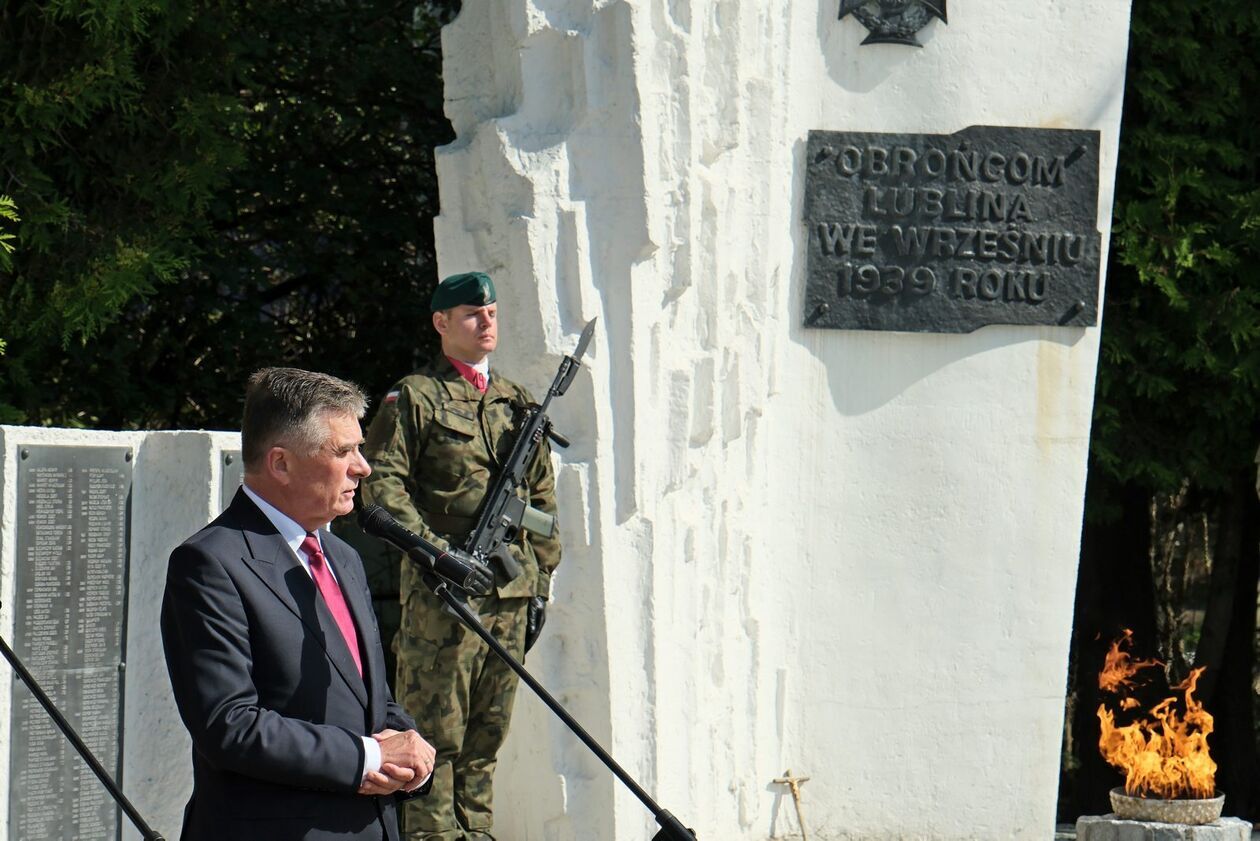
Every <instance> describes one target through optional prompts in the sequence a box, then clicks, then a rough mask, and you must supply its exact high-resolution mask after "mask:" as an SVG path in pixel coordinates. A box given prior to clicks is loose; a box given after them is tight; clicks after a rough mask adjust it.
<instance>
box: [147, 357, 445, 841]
mask: <svg viewBox="0 0 1260 841" xmlns="http://www.w3.org/2000/svg"><path fill="white" fill-rule="evenodd" d="M366 407H367V400H366V399H365V397H364V395H363V393H362V392H361V391H360V390H359V389H358V388H357V387H356V386H354V385H352V384H350V383H347V382H344V381H342V380H339V379H336V378H335V377H330V376H328V375H325V374H317V373H312V372H309V371H300V370H297V369H292V368H268V369H265V370H262V371H259V372H258V373H256V374H254V375H253V376H252V377H251V378H250V381H249V385H248V387H247V389H246V396H245V414H244V419H243V421H242V424H241V450H242V455H243V457H244V462H245V481H244V487H243V488H242V489H241V490H239V491H238V492H237V494H236V497H235V499H233V500H232V504H231V505H230V506H229V507H228V509H227V511H225V512H224V513H223V514H222V515H221V516H219V517H218V518H217V519H216V520H214V521H213V522H212V523H210V524H209V525H208V526H206V527H205V528H204V529H202V530H201V531H199V532H198V533H197V534H195V535H193V536H192V537H190V538H189V539H188V540H187V541H185V542H184V543H183V544H182V545H180V546H178V547H177V548H176V549H175V551H174V552H173V553H172V554H171V558H170V563H169V566H168V569H167V578H166V593H165V597H164V600H163V604H162V642H163V646H164V648H165V652H166V664H167V669H168V671H169V673H170V677H171V685H172V688H173V690H174V694H175V702H176V705H177V706H178V707H179V713H180V717H181V718H182V719H183V721H184V726H185V727H187V728H188V732H189V734H190V735H191V736H192V743H193V753H192V758H193V793H192V798H191V799H190V800H189V802H188V806H187V807H186V809H185V811H184V827H183V832H182V835H181V838H182V841H255V840H256V841H263V840H264V839H265V841H332V839H337V840H338V841H345V840H346V839H354V841H369V839H370V840H371V841H386V839H387V840H388V841H397V839H398V828H397V823H396V819H395V812H394V801H395V799H397V798H399V797H404V796H408V795H410V794H412V793H415V792H417V790H420V789H421V787H422V786H423V785H425V784H426V782H427V779H428V777H429V775H430V774H431V772H432V770H433V759H434V750H433V748H432V747H431V746H430V745H429V743H428V742H426V741H425V740H424V739H423V738H421V737H420V735H419V734H418V733H417V732H416V731H415V725H414V722H413V721H412V720H411V718H410V717H408V716H407V714H406V713H405V712H404V711H403V710H402V708H401V707H400V706H399V705H398V704H396V703H395V702H394V699H393V697H392V696H391V694H390V691H389V687H388V685H387V684H386V679H385V660H384V653H383V651H382V650H381V643H380V636H379V632H378V631H377V627H376V619H375V617H374V615H373V613H372V602H371V597H370V595H369V592H368V586H367V580H366V578H365V576H364V573H363V566H362V563H361V561H360V559H359V556H358V554H357V553H356V552H355V551H354V550H353V549H352V548H351V547H350V546H349V545H347V544H346V543H344V542H343V541H341V540H339V539H338V538H336V537H335V536H333V535H332V534H331V533H330V532H328V531H327V525H328V523H329V522H330V521H331V520H332V519H333V518H334V517H337V516H340V515H342V514H347V513H349V512H350V511H351V509H352V508H353V506H354V492H355V488H356V487H357V486H358V483H359V480H360V479H362V478H363V477H365V476H367V475H368V474H369V473H370V472H371V468H369V467H368V465H367V462H366V461H364V459H363V456H362V455H361V454H360V452H359V446H360V444H361V443H362V440H363V435H362V430H361V429H360V426H359V419H360V418H362V417H363V414H364V411H365V410H366Z"/></svg>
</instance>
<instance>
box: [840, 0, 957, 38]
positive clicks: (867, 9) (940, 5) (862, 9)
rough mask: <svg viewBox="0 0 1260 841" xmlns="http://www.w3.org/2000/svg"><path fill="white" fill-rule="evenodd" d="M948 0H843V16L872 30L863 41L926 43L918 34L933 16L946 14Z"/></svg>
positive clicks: (939, 16)
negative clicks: (919, 38)
mask: <svg viewBox="0 0 1260 841" xmlns="http://www.w3.org/2000/svg"><path fill="white" fill-rule="evenodd" d="M945 3H946V0H840V19H841V20H843V19H844V18H846V17H847V16H849V15H853V16H854V17H855V18H857V19H858V20H859V21H860V22H861V24H862V25H863V26H865V27H866V28H867V29H868V30H870V33H871V34H870V35H868V36H866V40H865V41H863V42H862V43H863V44H905V45H906V46H910V47H921V46H923V45H922V44H920V43H919V42H918V41H917V40H915V37H914V35H915V33H916V32H918V31H919V30H920V29H922V28H923V27H925V26H927V24H928V22H929V21H930V20H931V19H932V18H934V17H937V18H940V19H941V22H942V23H949V21H948V20H947V19H946V17H945Z"/></svg>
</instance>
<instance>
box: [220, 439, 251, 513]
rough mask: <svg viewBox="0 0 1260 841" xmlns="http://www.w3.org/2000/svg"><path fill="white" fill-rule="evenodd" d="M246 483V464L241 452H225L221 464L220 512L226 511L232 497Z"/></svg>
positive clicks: (221, 457)
mask: <svg viewBox="0 0 1260 841" xmlns="http://www.w3.org/2000/svg"><path fill="white" fill-rule="evenodd" d="M243 481H245V463H244V462H243V461H241V451H240V450H224V451H223V453H222V454H221V456H220V462H219V510H220V511H226V510H227V507H228V506H229V505H231V504H232V497H234V496H236V492H237V490H238V489H240V487H241V482H243Z"/></svg>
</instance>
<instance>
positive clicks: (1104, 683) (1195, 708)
mask: <svg viewBox="0 0 1260 841" xmlns="http://www.w3.org/2000/svg"><path fill="white" fill-rule="evenodd" d="M1131 644H1132V633H1131V632H1129V631H1125V632H1124V636H1123V637H1121V638H1120V639H1119V640H1117V641H1116V642H1114V643H1112V646H1111V650H1110V651H1109V652H1108V653H1107V658H1106V661H1105V663H1104V666H1103V670H1102V672H1101V673H1100V674H1099V675H1098V686H1099V688H1100V689H1102V690H1104V691H1106V692H1112V693H1118V692H1119V691H1120V690H1128V689H1132V688H1133V687H1134V686H1136V685H1137V682H1136V681H1134V680H1133V677H1134V676H1135V675H1136V674H1137V673H1138V672H1139V671H1140V670H1142V669H1146V668H1151V667H1153V666H1158V665H1160V663H1159V662H1158V661H1156V660H1136V661H1135V660H1133V659H1132V658H1130V657H1129V654H1128V652H1127V651H1125V650H1122V648H1127V647H1128V646H1130V645H1131ZM1201 674H1203V669H1202V668H1199V669H1195V670H1193V671H1192V672H1191V673H1190V677H1189V678H1187V679H1186V681H1185V682H1184V683H1181V684H1179V685H1178V686H1176V687H1174V688H1175V689H1179V690H1180V689H1184V690H1185V705H1184V706H1185V714H1184V715H1182V714H1179V713H1178V711H1177V709H1176V708H1175V705H1176V703H1177V698H1175V697H1172V698H1165V699H1164V700H1162V701H1160V702H1159V703H1158V704H1156V705H1155V706H1154V707H1152V708H1151V710H1150V712H1149V714H1147V715H1146V716H1144V717H1141V718H1139V719H1138V720H1137V721H1135V722H1133V723H1132V724H1129V725H1126V726H1124V727H1117V726H1116V720H1115V714H1114V713H1112V711H1111V710H1109V709H1107V705H1106V704H1100V705H1099V707H1098V721H1099V722H1100V723H1101V725H1102V734H1101V736H1100V737H1099V739H1098V747H1099V749H1100V750H1101V751H1102V755H1103V758H1104V759H1106V760H1107V762H1109V763H1110V764H1112V765H1114V766H1115V767H1117V768H1119V769H1120V770H1121V771H1123V772H1124V774H1125V778H1124V790H1125V793H1126V794H1129V795H1130V796H1133V797H1160V798H1164V799H1169V800H1172V799H1180V798H1208V797H1214V796H1215V795H1216V763H1215V762H1213V761H1212V758H1211V757H1210V756H1209V755H1208V743H1207V737H1208V735H1209V734H1211V732H1212V727H1213V722H1212V716H1211V715H1209V714H1208V712H1207V710H1205V709H1203V705H1202V704H1201V703H1199V702H1198V701H1197V700H1196V699H1195V697H1194V690H1195V686H1196V684H1197V683H1198V680H1199V676H1200V675H1201ZM1137 706H1140V705H1139V703H1138V702H1137V701H1136V700H1135V699H1133V698H1130V697H1125V698H1122V699H1120V708H1121V709H1123V710H1129V709H1133V708H1134V707H1137Z"/></svg>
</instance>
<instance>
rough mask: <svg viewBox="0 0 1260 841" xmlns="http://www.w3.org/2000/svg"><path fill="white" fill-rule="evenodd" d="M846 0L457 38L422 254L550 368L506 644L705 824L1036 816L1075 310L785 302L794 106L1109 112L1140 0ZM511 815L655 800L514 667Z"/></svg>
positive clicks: (623, 816) (1069, 540) (508, 360)
mask: <svg viewBox="0 0 1260 841" xmlns="http://www.w3.org/2000/svg"><path fill="white" fill-rule="evenodd" d="M837 7H838V4H837V3H836V2H834V0H824V2H814V1H813V0H811V2H801V0H790V1H789V0H780V1H779V2H772V3H765V2H763V3H753V2H742V3H741V2H736V0H727V2H721V0H710V2H689V0H669V2H666V1H665V0H642V2H633V3H631V2H625V1H624V0H620V1H614V2H598V1H596V2H592V0H586V1H585V2H582V0H481V2H476V3H472V2H469V3H465V4H464V10H463V11H462V12H461V14H460V16H459V18H458V19H457V20H456V21H455V22H453V23H452V24H451V25H450V26H448V27H447V29H446V31H445V33H444V38H443V48H444V54H445V56H446V58H445V74H446V103H447V114H448V116H449V117H450V119H451V121H452V123H453V125H454V127H455V130H456V133H457V139H456V140H455V142H453V143H452V144H451V145H449V146H447V147H444V148H443V149H441V150H439V157H438V174H439V179H440V184H441V193H442V214H441V216H440V217H439V219H438V220H437V223H436V229H437V241H438V249H439V261H440V265H441V272H442V273H443V274H447V273H452V272H456V271H463V270H468V269H483V270H486V271H488V272H489V273H490V274H491V275H492V276H493V277H494V278H495V279H496V282H497V285H498V288H499V295H500V301H501V306H502V312H503V318H504V322H503V325H502V328H501V330H502V340H501V347H502V352H501V353H499V354H498V356H497V358H496V360H495V364H496V365H497V366H498V367H500V368H501V369H502V370H504V371H505V373H507V374H508V375H510V376H512V377H513V378H515V379H518V380H520V381H521V382H524V383H525V384H527V385H529V386H531V387H532V388H533V389H534V390H535V391H536V392H537V391H541V390H542V389H543V388H544V387H545V386H546V384H547V383H549V382H550V380H551V377H552V375H553V373H554V370H555V365H556V363H557V362H558V360H559V358H560V355H561V354H563V353H566V352H569V351H570V350H571V349H572V347H573V345H574V343H575V342H576V339H577V334H578V332H579V331H580V329H581V327H582V325H583V324H584V323H585V321H586V320H587V319H589V318H592V317H595V316H598V317H599V318H600V321H599V329H598V333H597V338H596V342H595V344H594V347H593V349H592V352H591V359H590V364H589V373H584V374H583V375H582V377H580V378H579V380H578V383H577V385H576V386H575V387H574V389H573V390H572V391H571V392H570V393H569V394H568V395H567V396H565V397H564V398H563V399H562V400H561V401H559V402H558V403H557V404H556V417H557V421H558V423H559V425H560V428H561V429H562V431H564V432H565V433H566V434H569V435H570V436H571V437H572V438H573V439H574V446H573V447H572V448H571V449H570V450H569V451H567V452H565V453H563V454H561V456H560V460H561V463H562V468H561V472H560V504H561V523H562V529H563V536H564V539H565V543H566V555H565V563H564V566H563V567H562V568H561V572H560V575H559V576H558V577H557V581H556V584H555V606H554V607H553V609H552V611H551V614H550V619H549V623H548V626H547V630H546V632H545V634H544V637H543V641H542V642H541V643H540V645H539V648H537V649H535V652H534V653H532V654H531V655H530V658H529V662H528V664H527V665H529V666H530V667H531V668H533V669H534V670H535V671H536V673H537V674H538V675H539V676H540V677H541V679H542V680H543V682H544V683H545V684H546V685H547V686H548V687H549V688H551V689H552V691H553V692H554V693H555V694H556V695H557V696H558V697H559V698H560V699H561V700H562V701H563V702H564V703H566V704H567V705H568V706H569V709H570V710H571V711H572V712H573V713H574V714H575V715H576V716H577V717H578V718H579V719H580V720H581V721H582V722H583V723H584V724H585V725H586V726H587V728H588V729H589V730H590V731H591V733H592V734H593V735H594V736H595V737H596V738H597V739H599V740H600V741H601V742H602V743H603V744H604V745H605V746H606V747H608V748H609V749H610V750H611V752H612V753H613V755H614V756H615V757H616V758H617V759H618V761H619V762H621V764H622V765H624V766H625V767H626V768H627V770H628V771H629V772H630V773H631V774H632V775H633V776H634V777H635V778H636V779H637V780H638V781H639V782H640V783H641V784H642V785H643V786H644V787H645V788H646V789H647V790H648V791H649V792H651V793H652V794H653V795H654V796H655V798H656V800H657V801H658V802H659V803H660V804H661V805H662V806H663V807H665V808H667V809H669V810H671V811H673V812H674V813H675V814H677V815H678V816H680V817H681V818H682V819H683V820H684V821H685V822H686V823H688V824H689V825H692V826H694V827H695V828H696V830H697V832H698V835H699V837H700V838H702V839H708V841H714V839H721V841H731V840H732V839H749V840H750V841H753V840H755V839H764V838H768V837H781V836H784V835H788V834H791V833H794V832H798V831H799V830H798V828H797V825H796V818H795V813H794V811H793V809H792V804H791V799H790V797H786V796H785V795H786V792H785V790H784V789H783V788H782V787H780V786H775V785H773V784H772V783H771V780H772V779H773V778H774V777H777V776H779V775H781V774H782V773H783V771H784V770H785V769H787V768H789V767H790V768H792V769H793V770H794V771H795V772H796V773H798V774H806V775H809V776H810V777H811V778H812V779H811V781H810V782H809V783H807V784H806V785H805V787H804V798H805V804H804V811H805V815H806V822H807V827H808V829H809V831H810V837H811V838H822V839H840V838H854V839H858V838H861V839H880V838H994V839H998V838H1000V839H1008V838H1037V839H1040V838H1046V837H1048V836H1049V834H1050V832H1051V829H1052V826H1053V822H1054V805H1055V798H1056V788H1057V771H1058V756H1059V744H1060V738H1061V730H1062V702H1063V697H1062V695H1063V688H1064V684H1065V680H1066V660H1067V651H1068V639H1069V632H1070V628H1071V613H1072V594H1073V588H1074V579H1075V571H1076V558H1077V550H1078V542H1079V530H1080V523H1081V510H1082V495H1083V490H1084V479H1085V464H1086V451H1087V444H1088V436H1089V419H1090V410H1091V405H1092V399H1093V381H1094V370H1095V365H1096V360H1097V349H1098V329H1096V328H1091V329H1075V328H1051V327H986V328H983V329H981V330H978V331H977V332H975V333H973V334H970V335H935V334H906V333H875V332H859V331H851V332H846V331H831V330H813V329H805V328H803V327H802V326H801V323H800V322H801V311H802V295H803V291H802V290H803V281H804V268H805V267H804V243H805V231H804V228H803V225H802V223H801V221H800V220H801V208H802V195H803V187H804V179H803V174H802V172H803V167H802V166H801V164H802V159H803V155H804V147H805V138H806V134H807V132H808V131H809V130H810V129H831V130H851V131H893V132H929V133H950V132H954V131H957V130H959V129H961V128H964V127H966V126H969V125H981V124H991V125H1016V126H1033V127H1071V128H1085V129H1097V130H1099V131H1100V132H1101V138H1102V144H1101V146H1102V148H1101V171H1100V185H1101V187H1100V195H1099V206H1098V226H1099V229H1100V230H1102V231H1103V234H1104V264H1105V242H1106V235H1107V233H1108V220H1109V218H1110V211H1111V201H1112V183H1113V178H1114V168H1115V152H1116V144H1117V141H1118V127H1119V115H1120V105H1121V95H1122V89H1123V83H1124V66H1125V57H1126V51H1127V32H1128V14H1129V3H1128V2H1127V0H1106V1H1105V2H1096V0H1051V1H1050V2H1044V3H1003V4H991V3H989V4H978V3H961V2H960V3H956V4H952V7H951V8H950V20H949V24H948V25H947V26H946V25H943V24H941V23H940V22H939V21H938V22H933V23H931V24H929V26H928V27H927V28H926V29H925V30H924V31H923V32H922V33H921V34H920V38H921V40H922V41H923V43H924V47H923V48H922V49H914V48H909V47H898V46H866V47H860V46H859V43H860V41H861V40H862V39H863V38H864V37H865V35H866V32H865V30H864V29H863V28H862V27H861V26H860V24H859V23H858V22H857V21H856V20H853V19H852V18H850V19H846V20H844V21H838V20H836V13H837ZM497 797H498V808H497V810H496V813H497V819H498V821H499V823H500V826H501V828H502V830H503V834H504V835H505V836H506V837H509V838H512V839H515V841H533V839H545V841H598V840H599V839H640V838H647V837H650V836H651V833H652V820H651V817H650V815H649V814H648V812H647V811H646V810H645V809H644V808H643V807H642V805H641V804H640V803H639V802H638V801H637V800H636V799H635V798H634V797H633V796H632V795H631V794H629V792H628V791H627V790H626V789H625V788H624V787H623V786H621V785H620V784H619V783H616V782H615V781H614V780H613V778H612V776H611V774H609V772H607V771H606V770H605V769H604V768H603V766H602V765H601V764H600V763H598V761H597V760H595V759H594V757H592V756H591V755H590V754H589V753H588V752H587V751H586V749H585V748H584V747H582V746H581V745H580V744H579V743H578V742H577V740H576V739H575V738H574V737H572V736H571V735H570V734H569V733H568V731H567V730H566V729H565V728H564V727H563V725H561V724H560V723H559V722H558V721H556V720H555V719H554V718H552V717H551V716H550V714H549V713H547V712H546V711H545V710H544V709H543V708H542V706H541V704H540V703H538V702H537V701H535V700H534V699H533V698H532V697H530V695H529V692H528V690H525V689H523V690H522V697H521V700H520V706H519V708H518V714H517V717H516V721H515V724H514V731H513V734H512V736H511V737H510V739H509V745H508V749H507V750H506V751H505V754H504V755H503V757H502V761H501V764H500V773H499V780H498V785H497Z"/></svg>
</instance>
